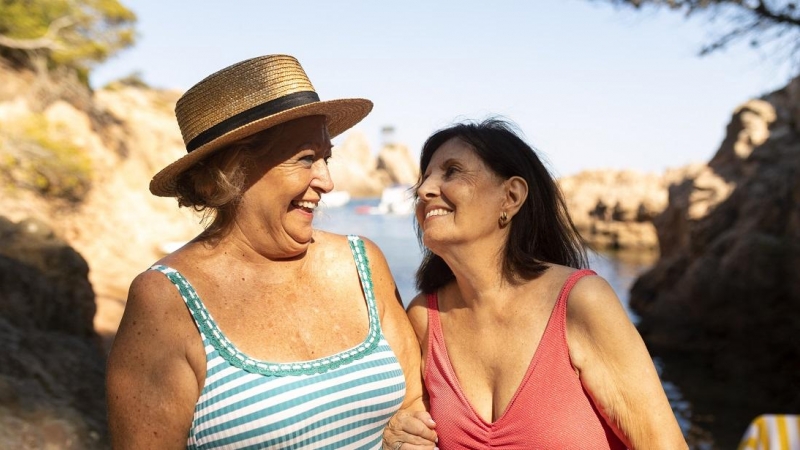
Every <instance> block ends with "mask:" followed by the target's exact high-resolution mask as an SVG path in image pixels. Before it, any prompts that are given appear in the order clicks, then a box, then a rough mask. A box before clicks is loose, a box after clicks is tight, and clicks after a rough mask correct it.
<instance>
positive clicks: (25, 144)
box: [0, 115, 92, 203]
mask: <svg viewBox="0 0 800 450" xmlns="http://www.w3.org/2000/svg"><path fill="white" fill-rule="evenodd" d="M4 125H6V126H7V128H6V127H4V128H0V181H2V182H3V184H5V185H6V187H8V188H10V189H11V190H13V189H25V190H32V191H34V192H37V193H38V194H40V195H43V196H45V197H51V198H58V199H63V200H67V201H69V202H73V203H77V202H80V201H81V200H83V198H84V197H85V195H86V193H87V192H88V191H89V188H90V187H91V176H92V161H91V159H89V157H88V156H87V155H86V154H85V152H84V151H83V149H81V148H80V147H77V146H75V145H74V144H72V143H71V142H69V141H68V140H66V139H63V138H61V137H58V136H57V134H58V133H53V127H52V125H51V124H50V123H48V121H47V119H46V118H45V117H44V116H41V115H33V116H30V117H28V118H27V119H25V120H20V121H18V122H16V123H7V124H4Z"/></svg>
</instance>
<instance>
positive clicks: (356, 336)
mask: <svg viewBox="0 0 800 450" xmlns="http://www.w3.org/2000/svg"><path fill="white" fill-rule="evenodd" d="M371 109H372V102H370V101H369V100H366V99H340V100H328V101H321V100H320V99H319V96H318V95H317V93H316V92H315V91H314V88H313V86H312V85H311V82H310V81H309V80H308V77H307V76H306V74H305V71H304V70H303V69H302V67H301V66H300V64H299V63H298V62H297V60H296V59H294V58H293V57H291V56H288V55H268V56H262V57H258V58H253V59H248V60H246V61H242V62H240V63H238V64H234V65H233V66H230V67H227V68H225V69H223V70H221V71H219V72H216V73H214V74H212V75H210V76H209V77H207V78H205V79H204V80H202V81H201V82H199V83H198V84H196V85H195V86H193V87H192V88H191V89H189V90H188V91H187V92H186V93H185V94H184V95H183V96H182V97H181V98H180V99H179V100H178V103H177V106H176V115H177V118H178V124H179V126H180V129H181V132H182V133H183V137H184V141H185V144H186V150H187V152H188V154H187V155H185V156H183V157H181V158H180V159H178V160H177V161H175V162H173V163H172V164H170V165H168V166H167V167H165V168H164V169H162V170H161V171H160V172H158V173H157V174H156V175H155V177H153V180H152V181H151V183H150V191H151V192H152V193H153V194H154V195H157V196H162V197H175V198H177V200H178V203H179V205H181V206H188V207H192V208H195V209H196V210H198V211H205V212H208V213H210V216H209V218H210V219H211V222H210V224H209V225H208V227H207V228H206V230H205V231H204V232H203V233H201V234H200V235H199V236H197V237H196V238H195V239H193V240H192V241H190V242H189V243H187V244H186V245H185V246H183V247H182V248H180V249H178V250H176V251H175V252H173V253H171V254H169V255H167V256H165V257H164V258H162V259H161V260H159V261H158V262H156V264H155V265H153V266H152V267H151V268H150V270H146V271H144V272H143V273H141V274H140V275H139V276H137V277H136V279H135V280H133V283H132V284H131V287H130V290H129V295H128V302H127V305H126V307H125V314H124V316H123V317H122V322H121V323H120V326H119V330H118V332H117V335H116V338H115V340H114V344H113V347H112V349H111V354H110V356H109V359H108V373H107V394H108V410H109V429H110V433H111V440H112V444H113V446H114V448H117V449H128V448H130V449H144V448H158V449H173V448H174V449H177V448H192V449H201V448H202V449H212V448H225V449H238V448H248V449H251V448H274V449H282V448H315V449H322V448H325V449H341V448H359V449H361V448H363V449H380V448H382V447H383V432H384V428H385V427H387V424H388V422H389V420H390V418H391V417H392V416H393V415H394V414H395V413H396V412H397V411H398V409H400V408H401V406H402V407H403V408H404V409H405V410H408V411H412V412H416V414H417V415H413V413H407V412H404V413H403V414H409V416H408V417H417V418H419V420H424V419H426V418H429V416H427V413H425V412H424V411H423V405H422V400H421V396H422V386H421V379H420V372H419V349H418V347H417V342H416V341H415V339H414V332H413V330H412V329H411V326H410V324H409V322H408V318H407V317H406V315H405V313H404V311H403V307H402V304H401V303H400V301H399V298H398V295H397V289H396V287H395V284H394V281H393V279H392V275H391V273H390V272H389V268H388V266H387V263H386V260H385V258H384V256H383V254H382V253H381V251H380V249H378V247H377V246H375V244H373V243H372V242H370V241H368V240H366V239H362V238H360V237H358V236H340V235H335V234H332V233H326V232H323V231H319V230H315V229H314V227H313V225H312V221H313V218H314V212H315V209H316V208H317V206H318V205H319V201H320V197H321V195H322V194H324V193H326V192H330V191H331V189H333V181H332V180H331V177H330V173H329V172H328V166H327V161H328V159H329V158H330V157H331V150H332V146H331V138H332V137H334V136H336V135H338V134H340V133H342V132H344V131H345V130H347V129H348V128H350V127H352V126H353V125H355V124H356V123H358V122H359V121H360V120H361V119H363V118H364V117H365V116H366V115H367V114H368V113H369V112H370V110H371ZM399 417H405V416H399ZM389 431H391V429H390V430H389ZM387 433H388V435H389V436H391V433H389V432H387ZM427 436H428V439H422V438H420V439H418V440H416V441H414V442H416V443H417V444H419V445H418V446H417V447H416V448H420V449H421V448H433V440H434V439H435V436H436V435H435V433H433V432H428V433H427ZM426 443H427V445H426Z"/></svg>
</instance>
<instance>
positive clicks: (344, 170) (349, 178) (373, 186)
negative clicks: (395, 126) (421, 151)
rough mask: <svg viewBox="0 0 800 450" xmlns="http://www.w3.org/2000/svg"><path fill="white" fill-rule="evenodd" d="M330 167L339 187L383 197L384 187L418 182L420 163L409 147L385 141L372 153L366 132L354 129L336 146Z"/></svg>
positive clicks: (361, 194) (357, 193)
mask: <svg viewBox="0 0 800 450" xmlns="http://www.w3.org/2000/svg"><path fill="white" fill-rule="evenodd" d="M328 167H329V169H330V171H331V177H332V178H333V183H334V185H335V186H336V187H335V189H336V190H341V191H347V192H349V193H350V195H352V196H353V197H380V196H381V192H382V191H383V189H384V188H386V187H388V186H392V185H396V184H405V185H412V184H414V183H416V182H417V175H418V172H419V171H418V169H417V162H416V161H415V160H414V158H413V157H412V156H411V153H410V152H409V150H408V147H407V146H405V145H402V144H386V145H384V146H383V147H382V148H381V150H380V151H379V152H378V156H377V157H375V156H373V154H372V152H371V151H370V148H369V143H368V142H367V139H366V137H365V136H364V134H363V133H361V132H358V131H352V132H350V134H349V135H348V136H347V138H346V139H345V141H344V142H343V143H342V144H341V145H339V146H336V147H335V148H334V149H333V158H331V160H330V164H329V166H328Z"/></svg>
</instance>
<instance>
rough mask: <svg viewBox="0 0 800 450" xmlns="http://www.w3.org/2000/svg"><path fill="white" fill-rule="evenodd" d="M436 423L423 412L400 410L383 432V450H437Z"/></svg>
mask: <svg viewBox="0 0 800 450" xmlns="http://www.w3.org/2000/svg"><path fill="white" fill-rule="evenodd" d="M434 428H436V422H434V421H433V419H432V418H431V415H430V414H428V413H427V412H425V411H407V410H400V411H398V412H397V414H395V415H394V416H392V418H391V419H390V420H389V423H388V424H387V425H386V428H384V430H383V450H430V449H437V448H438V447H436V443H437V442H439V437H438V436H437V435H436V432H435V431H434V430H433V429H434Z"/></svg>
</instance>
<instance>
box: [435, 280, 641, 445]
mask: <svg viewBox="0 0 800 450" xmlns="http://www.w3.org/2000/svg"><path fill="white" fill-rule="evenodd" d="M587 275H596V274H595V272H593V271H591V270H579V271H576V272H573V273H572V274H571V275H570V276H569V278H568V279H567V280H566V282H565V283H564V286H563V287H562V288H561V292H560V293H559V296H558V300H557V301H556V304H555V306H554V308H553V311H552V313H551V315H550V319H549V321H548V323H547V326H546V328H545V331H544V334H543V335H542V339H541V341H540V343H539V347H538V348H537V349H536V351H535V353H534V356H533V358H532V359H531V362H530V364H529V366H528V369H527V371H526V373H525V375H524V377H523V378H522V382H521V384H520V385H519V387H518V388H517V391H516V393H515V394H514V397H513V398H512V400H511V401H510V402H509V404H508V406H507V407H506V410H505V411H504V412H503V414H502V416H500V418H498V419H497V420H496V421H495V422H494V423H489V422H487V421H486V420H484V419H483V418H481V417H480V416H479V415H478V414H477V412H475V410H474V409H473V408H472V406H471V405H470V403H469V400H468V399H467V397H466V395H465V394H464V392H463V391H462V389H461V386H460V384H459V381H458V378H457V376H456V373H455V371H454V370H453V366H452V365H451V361H450V359H449V356H448V354H447V347H446V346H445V341H444V335H443V333H442V325H441V322H440V320H439V301H438V296H437V295H436V294H435V293H434V294H429V295H428V296H427V299H428V354H427V357H426V361H425V374H424V379H425V387H426V389H427V391H428V395H429V396H430V413H431V416H432V417H433V419H434V420H435V421H436V424H437V426H436V433H437V434H438V436H439V444H438V445H439V448H440V449H441V450H451V449H558V450H572V449H581V450H594V449H614V450H616V449H624V448H625V445H624V444H623V443H622V442H621V441H620V440H619V438H618V437H617V436H616V435H615V434H614V432H613V431H612V430H611V428H610V427H609V426H608V424H607V423H606V421H605V420H604V419H603V417H602V416H601V415H600V413H599V412H598V410H597V408H596V407H595V405H594V404H593V402H592V400H591V399H590V398H589V395H588V394H587V393H586V391H585V390H584V389H583V387H582V385H581V382H580V379H579V378H578V375H577V374H576V373H575V370H574V368H573V366H572V363H571V361H570V357H569V348H568V346H567V334H566V324H567V322H566V320H567V299H568V297H569V293H570V291H571V290H572V287H573V286H574V285H575V283H577V282H578V280H580V279H581V278H582V277H584V276H587ZM463 370H464V369H462V371H463Z"/></svg>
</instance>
